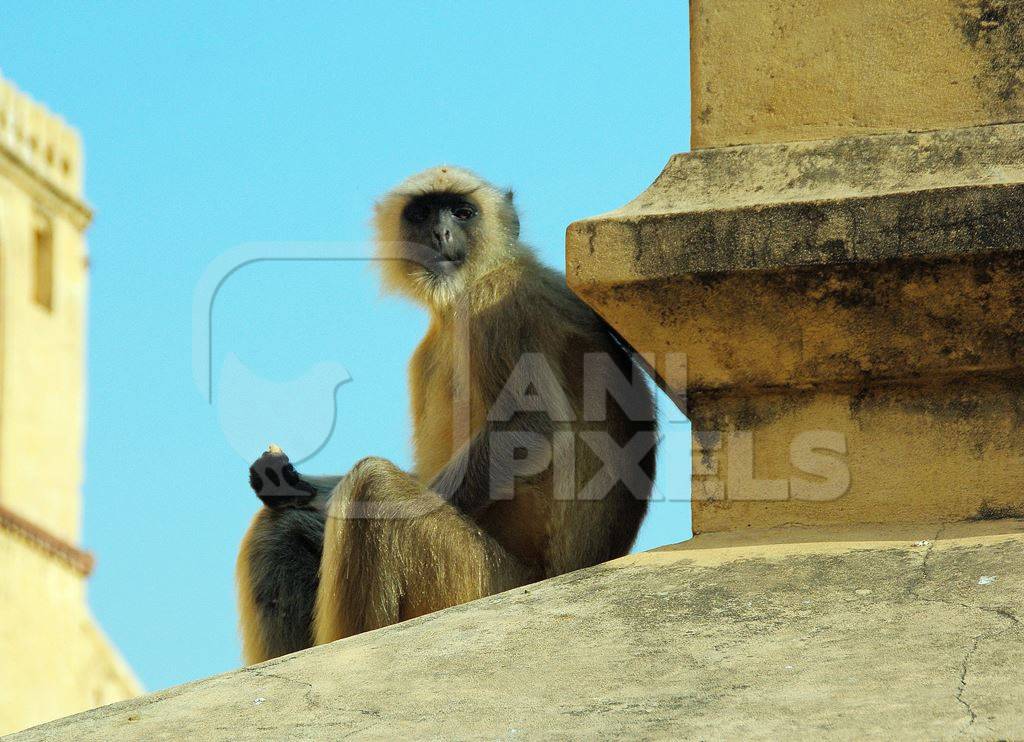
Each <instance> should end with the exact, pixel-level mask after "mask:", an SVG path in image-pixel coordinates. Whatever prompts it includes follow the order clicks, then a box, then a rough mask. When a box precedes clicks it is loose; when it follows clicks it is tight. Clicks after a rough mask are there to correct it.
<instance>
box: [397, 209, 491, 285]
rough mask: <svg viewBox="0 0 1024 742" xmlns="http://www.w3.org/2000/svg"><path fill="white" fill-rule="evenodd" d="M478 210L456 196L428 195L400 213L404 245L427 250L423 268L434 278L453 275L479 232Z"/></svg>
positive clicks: (469, 250) (464, 260)
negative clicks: (409, 243) (412, 245)
mask: <svg viewBox="0 0 1024 742" xmlns="http://www.w3.org/2000/svg"><path fill="white" fill-rule="evenodd" d="M479 219H480V207H479V206H478V205H477V204H475V203H474V202H473V201H471V200H470V198H469V197H468V196H466V195H463V194H459V193H427V194H424V195H422V196H416V197H414V198H411V199H409V202H408V203H407V204H406V205H405V208H404V209H403V210H402V233H403V234H402V236H403V239H404V240H405V241H406V242H411V243H413V244H415V245H420V246H423V247H425V248H429V249H428V250H426V251H424V253H423V256H424V267H425V268H426V269H427V270H428V271H430V272H431V273H433V274H435V275H437V276H449V275H454V274H455V273H456V272H458V270H459V269H460V268H461V267H462V266H463V264H464V263H465V262H466V260H467V259H468V258H469V257H470V252H471V248H472V245H473V243H474V241H475V237H476V232H477V230H478V229H479Z"/></svg>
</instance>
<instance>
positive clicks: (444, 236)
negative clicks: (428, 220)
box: [434, 228, 452, 247]
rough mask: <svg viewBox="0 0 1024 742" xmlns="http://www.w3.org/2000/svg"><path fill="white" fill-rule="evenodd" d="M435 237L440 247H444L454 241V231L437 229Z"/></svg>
mask: <svg viewBox="0 0 1024 742" xmlns="http://www.w3.org/2000/svg"><path fill="white" fill-rule="evenodd" d="M434 239H435V240H436V241H437V246H438V247H444V246H445V245H447V244H448V243H450V242H451V241H452V231H451V230H450V229H440V228H439V229H435V230H434Z"/></svg>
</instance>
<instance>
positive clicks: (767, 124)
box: [690, 0, 1024, 148]
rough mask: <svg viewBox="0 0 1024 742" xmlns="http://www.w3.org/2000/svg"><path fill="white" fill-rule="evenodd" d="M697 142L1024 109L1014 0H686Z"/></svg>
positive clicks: (976, 119)
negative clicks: (895, 0)
mask: <svg viewBox="0 0 1024 742" xmlns="http://www.w3.org/2000/svg"><path fill="white" fill-rule="evenodd" d="M690 6H691V34H692V44H691V58H692V62H691V75H692V90H693V126H692V138H693V146H694V147H695V148H701V147H722V146H726V145H733V144H749V143H756V142H780V141H795V140H804V139H827V138H830V137H838V136H844V135H848V134H870V133H878V132H886V131H914V130H917V131H921V130H928V129H940V128H953V127H960V126H972V125H978V124H991V123H999V122H1008V121H1020V120H1022V118H1024V115H1022V114H1024V79H1022V77H1021V75H1020V70H1021V68H1022V66H1024V5H1022V4H1021V3H1019V2H1016V1H1015V0H900V2H893V0H857V2H836V0H771V1H770V2H769V1H767V0H691V2H690Z"/></svg>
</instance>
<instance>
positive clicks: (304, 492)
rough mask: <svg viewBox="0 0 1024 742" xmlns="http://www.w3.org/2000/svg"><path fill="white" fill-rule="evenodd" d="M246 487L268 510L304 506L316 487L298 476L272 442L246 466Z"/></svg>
mask: <svg viewBox="0 0 1024 742" xmlns="http://www.w3.org/2000/svg"><path fill="white" fill-rule="evenodd" d="M249 486H250V487H252V490H253V492H255V493H256V496H257V497H258V498H260V500H262V501H263V504H264V505H266V506H267V507H268V508H270V509H272V510H279V509H281V508H285V507H301V506H303V505H307V504H309V502H310V500H312V499H313V497H314V496H315V495H316V488H315V487H314V486H313V485H311V484H310V483H309V482H306V481H304V480H303V479H302V477H300V476H299V473H298V472H297V471H295V467H294V466H292V465H291V463H290V462H289V461H288V456H286V455H285V452H284V451H282V450H281V449H280V448H278V447H277V446H275V445H273V444H271V445H270V447H269V448H268V449H267V451H266V453H264V454H263V455H262V456H260V457H259V458H258V459H256V461H254V462H253V465H252V466H250V467H249Z"/></svg>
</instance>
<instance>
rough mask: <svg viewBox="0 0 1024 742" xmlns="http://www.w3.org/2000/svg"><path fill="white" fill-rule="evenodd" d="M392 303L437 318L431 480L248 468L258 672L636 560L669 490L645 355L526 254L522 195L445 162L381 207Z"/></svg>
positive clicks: (247, 568)
mask: <svg viewBox="0 0 1024 742" xmlns="http://www.w3.org/2000/svg"><path fill="white" fill-rule="evenodd" d="M374 222H375V228H376V238H377V246H378V255H379V257H380V260H379V264H380V266H381V269H382V274H383V282H384V285H385V288H386V289H389V290H391V291H393V292H397V293H400V294H404V295H406V296H407V297H410V298H412V299H413V300H415V301H416V302H418V303H420V304H422V305H423V306H424V307H426V309H427V311H428V312H429V313H430V325H429V328H428V330H427V333H426V336H425V337H424V338H423V340H422V342H421V343H420V345H419V347H418V348H417V349H416V351H415V353H414V354H413V357H412V360H411V361H410V364H409V385H410V392H411V402H412V417H413V454H414V462H415V463H414V467H413V469H412V471H409V472H406V471H403V470H401V469H399V468H398V467H397V466H395V465H394V464H393V463H391V462H390V461H387V460H385V459H381V458H366V459H363V460H362V461H360V462H359V463H357V464H356V465H355V466H354V467H353V468H352V470H351V471H349V472H348V474H346V475H344V476H343V477H309V476H304V475H299V474H298V473H297V472H296V471H295V469H294V468H293V467H292V465H291V464H289V463H288V459H287V457H286V456H285V455H284V454H283V452H281V451H280V449H276V448H271V449H270V450H269V451H268V452H267V453H266V454H264V456H263V457H262V458H261V459H259V460H258V461H257V462H256V463H255V464H254V465H253V467H252V468H251V469H250V484H251V485H252V487H253V489H254V490H256V494H257V495H258V496H259V497H260V498H261V499H262V500H263V502H264V505H265V507H263V508H262V509H261V510H260V511H259V512H258V513H257V515H256V517H255V519H254V520H253V522H252V525H251V526H250V528H249V530H248V532H247V534H246V536H245V538H244V540H243V542H242V545H241V549H240V553H239V556H238V566H237V576H238V591H239V595H238V601H239V608H240V614H241V633H242V643H243V653H244V656H245V660H246V662H249V663H256V662H261V661H263V660H267V659H270V658H272V657H276V656H279V655H282V654H287V653H290V652H294V651H297V650H300V649H304V648H306V647H309V646H312V645H314V644H322V643H326V642H330V641H333V640H335V639H340V638H342V637H346V636H351V635H353V634H357V633H359V632H362V631H368V630H370V629H376V628H379V627H382V626H387V625H389V624H393V623H396V622H398V621H404V620H406V619H409V618H414V617H416V616H421V615H424V614H426V613H430V612H432V611H437V610H440V609H442V608H447V607H449V606H453V605H457V604H459V603H464V602H467V601H470V600H474V599H476V598H481V597H484V596H487V595H491V594H494V593H497V592H501V591H504V590H509V589H512V588H515V587H518V586H521V585H525V584H527V583H530V582H534V581H536V580H540V579H543V578H546V577H553V576H555V575H560V574H562V573H565V572H568V571H570V570H575V569H580V568H582V567H588V566H591V565H594V564H597V563H599V562H603V561H606V560H608V559H613V558H615V557H619V556H622V555H624V554H626V553H627V552H628V551H629V549H630V547H631V545H632V544H633V541H634V539H635V537H636V534H637V530H638V528H639V526H640V522H641V520H642V519H643V517H644V514H645V513H646V510H647V499H648V497H649V495H650V491H651V487H652V479H653V477H654V458H655V444H656V439H657V436H656V430H655V412H654V402H653V398H652V396H651V392H650V389H649V388H648V386H647V382H646V379H645V378H644V376H643V374H642V373H641V372H640V370H639V369H638V367H637V365H636V364H635V363H634V360H633V359H632V357H631V355H630V354H629V352H628V351H627V349H625V348H624V347H623V346H622V344H621V342H620V341H619V340H618V339H617V337H615V336H613V333H612V332H611V331H610V329H609V328H608V327H607V326H606V325H605V324H604V322H603V321H602V320H601V319H600V318H599V317H598V316H597V315H596V314H594V313H593V312H592V311H591V310H590V309H589V308H588V307H587V306H586V305H584V304H583V303H582V302H581V301H579V300H578V299H577V298H576V297H575V296H573V295H572V294H571V293H570V292H569V290H568V288H567V287H566V285H565V279H564V278H563V277H562V276H561V275H560V274H558V273H556V272H555V271H552V270H550V269H548V268H546V267H544V266H543V265H541V264H540V263H539V262H538V260H537V258H536V257H535V256H534V254H533V252H532V251H531V250H530V248H528V247H527V246H526V245H524V244H523V243H522V242H520V241H519V218H518V215H517V213H516V209H515V206H514V205H513V201H512V193H511V192H504V191H501V190H499V189H497V188H495V187H494V186H492V185H490V184H489V183H487V182H485V181H483V180H481V179H480V178H478V177H477V176H475V175H473V174H472V173H470V172H468V171H466V170H462V169H459V168H455V167H437V168H433V169H430V170H427V171H425V172H423V173H420V174H418V175H415V176H413V177H411V178H409V179H408V180H406V181H405V182H404V183H402V184H401V185H399V186H398V187H397V188H396V189H395V190H393V191H391V192H390V193H388V194H387V195H386V196H384V197H383V198H382V199H381V200H380V201H379V202H378V204H377V205H376V212H375V220H374Z"/></svg>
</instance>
